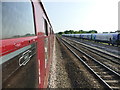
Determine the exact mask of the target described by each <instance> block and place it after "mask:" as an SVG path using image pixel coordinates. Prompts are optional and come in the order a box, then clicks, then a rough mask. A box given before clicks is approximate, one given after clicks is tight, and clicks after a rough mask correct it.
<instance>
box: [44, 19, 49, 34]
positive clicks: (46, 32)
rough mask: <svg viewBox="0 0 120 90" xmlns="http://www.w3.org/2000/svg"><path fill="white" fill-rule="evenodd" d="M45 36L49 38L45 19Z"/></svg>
mask: <svg viewBox="0 0 120 90" xmlns="http://www.w3.org/2000/svg"><path fill="white" fill-rule="evenodd" d="M44 27H45V35H46V36H48V25H47V21H46V20H45V19H44Z"/></svg>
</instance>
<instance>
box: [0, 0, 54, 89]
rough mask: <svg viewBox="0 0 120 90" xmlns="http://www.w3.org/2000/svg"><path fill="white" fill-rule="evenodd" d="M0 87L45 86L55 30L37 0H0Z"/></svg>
mask: <svg viewBox="0 0 120 90" xmlns="http://www.w3.org/2000/svg"><path fill="white" fill-rule="evenodd" d="M0 8H2V9H1V12H2V22H1V25H2V33H0V34H1V36H2V37H1V40H0V42H2V45H1V46H0V50H1V52H0V60H2V61H1V62H0V64H1V65H2V87H3V88H46V87H47V81H48V74H49V68H50V63H51V60H52V58H53V57H52V56H53V42H54V33H53V28H52V26H51V23H50V21H49V18H48V16H47V14H46V12H45V9H44V7H43V4H42V3H41V2H39V0H35V1H30V0H26V1H25V2H0Z"/></svg>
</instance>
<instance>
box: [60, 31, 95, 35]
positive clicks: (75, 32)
mask: <svg viewBox="0 0 120 90" xmlns="http://www.w3.org/2000/svg"><path fill="white" fill-rule="evenodd" d="M82 33H97V31H96V30H89V31H84V30H78V31H75V30H66V31H64V32H58V34H60V35H62V34H82Z"/></svg>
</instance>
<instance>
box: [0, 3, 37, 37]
mask: <svg viewBox="0 0 120 90" xmlns="http://www.w3.org/2000/svg"><path fill="white" fill-rule="evenodd" d="M34 35H35V30H34V20H33V11H32V4H31V2H2V39H5V38H18V37H27V36H34Z"/></svg>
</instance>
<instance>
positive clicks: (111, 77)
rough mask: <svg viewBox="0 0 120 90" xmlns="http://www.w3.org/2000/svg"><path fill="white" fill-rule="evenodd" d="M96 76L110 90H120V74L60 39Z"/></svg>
mask: <svg viewBox="0 0 120 90" xmlns="http://www.w3.org/2000/svg"><path fill="white" fill-rule="evenodd" d="M59 40H60V41H61V42H62V43H63V44H64V45H65V46H66V47H67V48H68V49H69V50H70V51H71V52H72V53H73V54H74V55H75V56H76V57H77V58H78V59H79V60H80V61H81V62H82V63H83V64H84V65H85V66H86V67H87V68H88V69H89V70H90V71H91V72H92V73H93V74H94V75H95V77H96V78H97V79H99V81H100V82H102V84H103V85H104V86H105V87H106V88H109V89H112V90H113V89H120V74H119V73H117V72H115V71H114V70H112V69H110V68H109V67H107V66H106V65H104V64H102V63H101V62H99V61H98V60H96V59H95V58H93V57H91V56H90V55H88V54H87V53H85V52H83V51H81V50H80V49H78V48H77V47H75V46H73V45H71V44H70V43H69V42H67V41H66V40H64V39H59Z"/></svg>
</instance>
